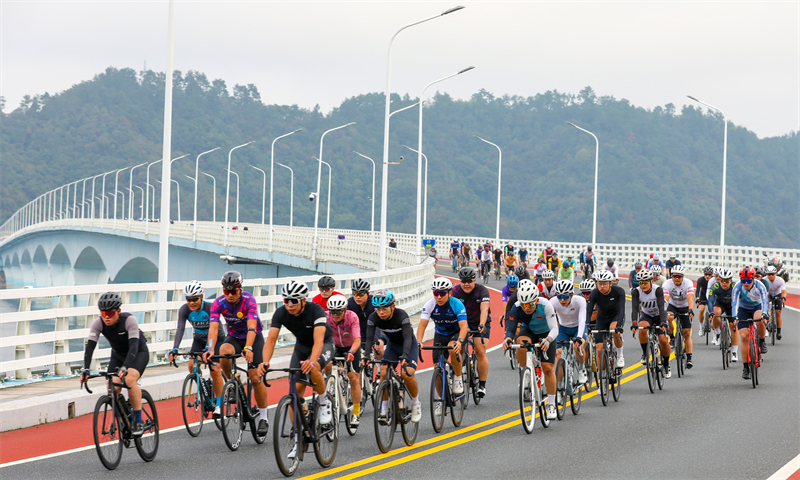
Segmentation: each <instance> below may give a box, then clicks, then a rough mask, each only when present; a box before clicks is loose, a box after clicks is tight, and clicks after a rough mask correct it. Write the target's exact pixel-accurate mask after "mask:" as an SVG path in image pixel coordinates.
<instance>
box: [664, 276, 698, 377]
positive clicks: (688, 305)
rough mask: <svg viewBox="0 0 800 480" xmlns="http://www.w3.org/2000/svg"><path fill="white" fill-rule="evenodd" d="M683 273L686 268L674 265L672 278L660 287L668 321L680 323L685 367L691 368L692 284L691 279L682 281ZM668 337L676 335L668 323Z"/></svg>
mask: <svg viewBox="0 0 800 480" xmlns="http://www.w3.org/2000/svg"><path fill="white" fill-rule="evenodd" d="M684 273H686V270H685V269H684V268H683V265H675V266H673V267H672V278H670V279H669V280H667V281H666V282H664V286H663V287H661V288H662V290H663V291H664V300H665V301H666V302H667V315H668V316H669V318H670V321H672V320H674V321H675V325H676V326H677V324H678V323H680V326H681V334H682V335H683V339H684V342H685V345H684V349H685V350H686V368H687V369H689V368H692V367H693V366H694V364H693V363H692V350H693V344H692V320H694V284H693V283H692V282H691V280H686V281H684V278H683V276H684ZM668 326H669V332H670V337H672V338H673V339H674V338H675V336H676V335H677V332H675V331H674V330H673V328H672V324H671V323H670V324H669V325H668Z"/></svg>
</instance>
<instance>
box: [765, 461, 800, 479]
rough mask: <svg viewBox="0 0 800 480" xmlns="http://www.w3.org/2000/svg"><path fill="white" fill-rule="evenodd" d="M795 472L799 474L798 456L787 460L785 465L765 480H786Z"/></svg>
mask: <svg viewBox="0 0 800 480" xmlns="http://www.w3.org/2000/svg"><path fill="white" fill-rule="evenodd" d="M797 472H800V455H798V456H796V457H794V458H793V459H791V460H789V462H788V463H787V464H786V465H784V466H783V467H781V468H780V470H778V471H777V472H775V473H773V474H772V475H771V476H770V477H769V478H768V479H767V480H787V479H789V478H792V477H793V476H794V474H796V473H797Z"/></svg>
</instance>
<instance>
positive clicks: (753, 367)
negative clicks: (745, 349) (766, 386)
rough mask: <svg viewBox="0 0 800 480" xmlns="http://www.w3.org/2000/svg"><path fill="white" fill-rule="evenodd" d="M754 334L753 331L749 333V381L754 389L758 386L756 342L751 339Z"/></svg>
mask: <svg viewBox="0 0 800 480" xmlns="http://www.w3.org/2000/svg"><path fill="white" fill-rule="evenodd" d="M754 333H755V329H753V332H750V380H751V381H752V382H753V388H756V386H757V385H758V361H757V357H756V355H758V351H757V349H758V342H756V341H755V340H754V339H753V334H754Z"/></svg>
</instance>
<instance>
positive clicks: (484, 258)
mask: <svg viewBox="0 0 800 480" xmlns="http://www.w3.org/2000/svg"><path fill="white" fill-rule="evenodd" d="M480 257H481V262H491V261H492V252H487V251H486V250H481V252H480Z"/></svg>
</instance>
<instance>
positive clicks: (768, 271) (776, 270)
mask: <svg viewBox="0 0 800 480" xmlns="http://www.w3.org/2000/svg"><path fill="white" fill-rule="evenodd" d="M773 273H778V269H777V268H775V267H772V266H769V267H767V269H766V274H767V275H772V274H773Z"/></svg>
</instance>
